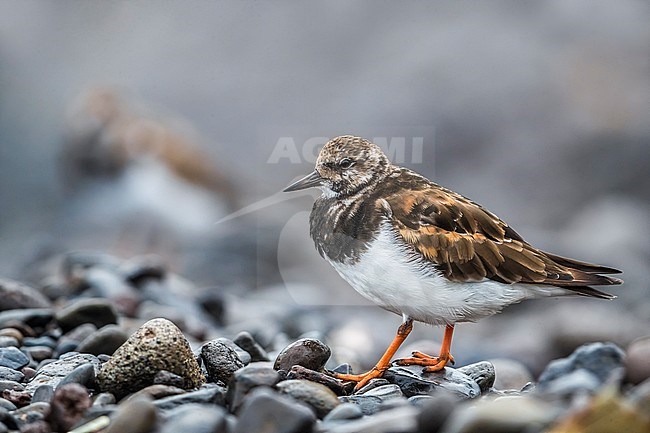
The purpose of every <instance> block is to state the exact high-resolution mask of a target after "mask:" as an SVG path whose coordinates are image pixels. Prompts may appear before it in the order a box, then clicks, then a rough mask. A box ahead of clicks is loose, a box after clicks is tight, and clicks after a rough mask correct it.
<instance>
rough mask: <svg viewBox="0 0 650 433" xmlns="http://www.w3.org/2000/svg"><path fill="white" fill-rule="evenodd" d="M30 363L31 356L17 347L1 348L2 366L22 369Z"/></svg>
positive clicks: (0, 359) (0, 360)
mask: <svg viewBox="0 0 650 433" xmlns="http://www.w3.org/2000/svg"><path fill="white" fill-rule="evenodd" d="M27 364H29V357H28V356H27V355H25V354H24V353H23V352H21V351H20V350H19V349H18V348H16V347H3V348H1V349H0V366H2V367H8V368H13V369H14V370H20V369H21V368H23V367H24V366H26V365H27Z"/></svg>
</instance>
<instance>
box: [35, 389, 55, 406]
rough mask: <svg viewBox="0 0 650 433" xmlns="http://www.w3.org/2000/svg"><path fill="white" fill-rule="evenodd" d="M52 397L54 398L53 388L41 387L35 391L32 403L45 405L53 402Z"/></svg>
mask: <svg viewBox="0 0 650 433" xmlns="http://www.w3.org/2000/svg"><path fill="white" fill-rule="evenodd" d="M52 396H54V388H52V387H51V386H50V385H41V386H39V387H38V388H36V390H35V391H34V395H33V396H32V402H34V403H36V402H40V401H43V402H45V403H49V402H50V401H52Z"/></svg>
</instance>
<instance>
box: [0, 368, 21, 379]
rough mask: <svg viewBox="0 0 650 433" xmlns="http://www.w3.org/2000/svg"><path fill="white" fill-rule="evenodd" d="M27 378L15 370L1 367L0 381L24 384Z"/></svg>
mask: <svg viewBox="0 0 650 433" xmlns="http://www.w3.org/2000/svg"><path fill="white" fill-rule="evenodd" d="M24 378H25V375H24V374H22V373H21V372H20V371H16V370H14V369H13V368H8V367H0V380H12V381H14V382H22V380H23V379H24Z"/></svg>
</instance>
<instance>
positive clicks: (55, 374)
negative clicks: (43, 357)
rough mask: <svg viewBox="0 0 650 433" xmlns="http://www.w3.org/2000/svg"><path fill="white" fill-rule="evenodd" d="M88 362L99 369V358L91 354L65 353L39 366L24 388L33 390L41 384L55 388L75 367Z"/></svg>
mask: <svg viewBox="0 0 650 433" xmlns="http://www.w3.org/2000/svg"><path fill="white" fill-rule="evenodd" d="M88 363H90V364H92V365H93V368H95V371H97V370H98V369H99V360H98V359H97V357H95V356H93V355H88V354H78V353H70V354H68V353H66V354H65V355H63V356H61V358H60V359H58V360H57V361H54V362H51V363H49V364H47V365H45V366H42V367H40V368H39V369H38V372H37V373H36V376H35V377H34V378H33V379H32V380H31V381H30V382H29V383H28V384H27V386H26V388H25V389H26V390H27V391H29V392H34V391H36V388H38V387H39V386H41V385H50V386H52V387H53V388H54V389H56V387H57V386H58V385H59V383H60V382H61V380H63V378H65V377H66V376H67V375H68V374H70V373H71V372H72V371H73V370H74V369H75V368H77V367H79V366H80V365H84V364H88Z"/></svg>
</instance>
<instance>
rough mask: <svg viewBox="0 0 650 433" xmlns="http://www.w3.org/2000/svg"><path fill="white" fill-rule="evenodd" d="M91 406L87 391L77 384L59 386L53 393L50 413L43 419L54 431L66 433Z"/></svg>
mask: <svg viewBox="0 0 650 433" xmlns="http://www.w3.org/2000/svg"><path fill="white" fill-rule="evenodd" d="M90 406H92V401H91V400H90V397H89V396H88V390H87V389H86V388H84V387H83V386H81V385H79V384H78V383H68V384H66V385H63V386H60V387H58V388H57V389H56V391H55V392H54V396H53V397H52V402H51V403H50V412H49V413H48V414H47V415H46V417H45V419H46V420H47V421H48V422H49V423H50V425H51V426H52V430H54V431H68V430H70V429H71V428H72V426H74V425H75V424H76V423H77V422H78V421H79V420H80V419H81V417H82V416H83V414H84V413H85V412H86V409H88V408H89V407H90Z"/></svg>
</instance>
